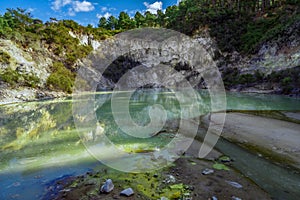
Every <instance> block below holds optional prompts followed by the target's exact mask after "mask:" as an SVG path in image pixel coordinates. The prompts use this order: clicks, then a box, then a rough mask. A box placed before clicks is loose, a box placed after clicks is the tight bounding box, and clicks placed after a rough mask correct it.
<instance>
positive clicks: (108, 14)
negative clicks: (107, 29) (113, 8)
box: [97, 12, 112, 19]
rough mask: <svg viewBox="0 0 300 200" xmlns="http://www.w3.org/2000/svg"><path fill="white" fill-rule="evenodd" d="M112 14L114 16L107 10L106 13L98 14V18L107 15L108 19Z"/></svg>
mask: <svg viewBox="0 0 300 200" xmlns="http://www.w3.org/2000/svg"><path fill="white" fill-rule="evenodd" d="M110 16H112V14H111V13H109V12H106V13H105V14H104V15H101V14H97V18H98V19H100V18H101V17H105V18H106V19H108V18H109V17H110Z"/></svg>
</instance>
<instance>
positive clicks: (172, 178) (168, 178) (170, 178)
mask: <svg viewBox="0 0 300 200" xmlns="http://www.w3.org/2000/svg"><path fill="white" fill-rule="evenodd" d="M164 182H165V183H175V182H176V178H175V177H174V176H172V175H168V176H167V178H166V179H165V181H164Z"/></svg>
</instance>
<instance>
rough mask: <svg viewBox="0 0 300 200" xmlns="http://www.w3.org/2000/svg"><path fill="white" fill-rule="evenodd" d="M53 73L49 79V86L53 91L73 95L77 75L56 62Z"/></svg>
mask: <svg viewBox="0 0 300 200" xmlns="http://www.w3.org/2000/svg"><path fill="white" fill-rule="evenodd" d="M52 71H53V72H52V74H51V75H50V76H49V77H48V79H47V86H48V87H49V88H50V89H53V90H58V91H64V92H67V93H71V92H72V87H73V85H74V79H75V75H74V74H73V73H72V72H71V71H70V70H68V69H67V68H65V66H64V65H63V63H61V62H55V63H54V64H53V66H52Z"/></svg>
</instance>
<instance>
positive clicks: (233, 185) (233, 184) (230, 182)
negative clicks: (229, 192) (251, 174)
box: [226, 181, 243, 189]
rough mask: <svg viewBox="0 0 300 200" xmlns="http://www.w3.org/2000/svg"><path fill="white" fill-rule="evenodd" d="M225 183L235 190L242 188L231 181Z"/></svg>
mask: <svg viewBox="0 0 300 200" xmlns="http://www.w3.org/2000/svg"><path fill="white" fill-rule="evenodd" d="M226 183H228V184H229V185H231V186H232V187H235V188H238V189H240V188H243V186H242V185H241V184H239V183H237V182H233V181H226Z"/></svg>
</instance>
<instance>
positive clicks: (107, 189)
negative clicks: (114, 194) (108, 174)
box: [100, 179, 115, 193]
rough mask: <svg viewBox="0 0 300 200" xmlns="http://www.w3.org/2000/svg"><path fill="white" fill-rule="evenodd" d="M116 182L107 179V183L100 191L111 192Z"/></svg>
mask: <svg viewBox="0 0 300 200" xmlns="http://www.w3.org/2000/svg"><path fill="white" fill-rule="evenodd" d="M114 187H115V186H114V184H113V182H112V180H111V179H108V180H106V181H105V184H104V185H102V187H101V189H100V192H101V193H110V192H111V191H112V190H113V189H114Z"/></svg>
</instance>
